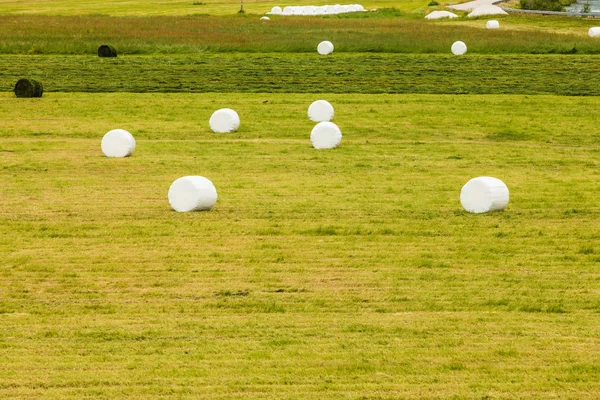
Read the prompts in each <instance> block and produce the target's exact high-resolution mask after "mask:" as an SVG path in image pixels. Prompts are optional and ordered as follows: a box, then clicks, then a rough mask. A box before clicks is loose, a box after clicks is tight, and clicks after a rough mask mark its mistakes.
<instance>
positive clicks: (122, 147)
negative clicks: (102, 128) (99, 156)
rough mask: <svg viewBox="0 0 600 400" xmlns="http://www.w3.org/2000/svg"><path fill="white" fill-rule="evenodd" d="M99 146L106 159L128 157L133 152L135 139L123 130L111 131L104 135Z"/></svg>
mask: <svg viewBox="0 0 600 400" xmlns="http://www.w3.org/2000/svg"><path fill="white" fill-rule="evenodd" d="M101 146H102V152H103V153H104V155H105V156H106V157H128V156H130V155H131V154H133V151H134V150H135V139H134V138H133V135H132V134H131V133H129V132H127V131H126V130H124V129H113V130H112V131H109V132H107V133H106V134H105V135H104V137H103V138H102V144H101Z"/></svg>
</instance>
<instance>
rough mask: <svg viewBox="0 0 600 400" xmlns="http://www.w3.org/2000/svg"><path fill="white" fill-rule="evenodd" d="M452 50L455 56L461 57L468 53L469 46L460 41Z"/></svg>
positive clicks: (453, 44)
mask: <svg viewBox="0 0 600 400" xmlns="http://www.w3.org/2000/svg"><path fill="white" fill-rule="evenodd" d="M450 50H452V54H454V55H455V56H460V55H463V54H465V53H466V52H467V45H466V44H465V43H464V42H461V41H460V40H458V41H456V42H454V43H452V47H451V48H450Z"/></svg>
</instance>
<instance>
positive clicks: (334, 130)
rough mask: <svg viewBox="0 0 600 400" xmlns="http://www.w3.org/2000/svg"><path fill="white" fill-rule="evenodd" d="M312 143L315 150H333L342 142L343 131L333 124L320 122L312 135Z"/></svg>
mask: <svg viewBox="0 0 600 400" xmlns="http://www.w3.org/2000/svg"><path fill="white" fill-rule="evenodd" d="M310 141H311V143H312V145H313V147H314V148H315V149H333V148H335V147H338V146H339V145H340V142H341V141H342V131H340V128H338V126H337V125H336V124H334V123H333V122H328V121H323V122H319V123H318V124H317V125H315V127H314V128H313V130H312V132H311V133H310Z"/></svg>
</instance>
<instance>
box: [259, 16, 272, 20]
mask: <svg viewBox="0 0 600 400" xmlns="http://www.w3.org/2000/svg"><path fill="white" fill-rule="evenodd" d="M260 20H261V21H270V20H271V18H269V17H260Z"/></svg>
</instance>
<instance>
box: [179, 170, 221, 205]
mask: <svg viewBox="0 0 600 400" xmlns="http://www.w3.org/2000/svg"><path fill="white" fill-rule="evenodd" d="M216 202H217V189H216V188H215V185H213V183H212V182H211V181H210V180H208V179H207V178H205V177H203V176H184V177H181V178H179V179H177V180H175V182H173V183H172V184H171V187H170V188H169V204H170V205H171V207H172V208H173V210H175V211H177V212H188V211H204V210H210V209H211V208H213V207H214V205H215V203H216Z"/></svg>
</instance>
